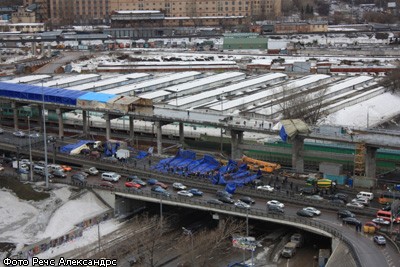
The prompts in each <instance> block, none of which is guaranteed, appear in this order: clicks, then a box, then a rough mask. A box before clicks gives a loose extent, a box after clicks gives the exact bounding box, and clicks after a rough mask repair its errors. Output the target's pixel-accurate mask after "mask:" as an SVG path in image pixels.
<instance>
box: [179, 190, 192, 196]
mask: <svg viewBox="0 0 400 267" xmlns="http://www.w3.org/2000/svg"><path fill="white" fill-rule="evenodd" d="M178 195H180V196H184V197H193V194H192V193H190V192H189V191H187V190H181V191H178Z"/></svg>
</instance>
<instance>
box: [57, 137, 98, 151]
mask: <svg viewBox="0 0 400 267" xmlns="http://www.w3.org/2000/svg"><path fill="white" fill-rule="evenodd" d="M90 143H94V142H93V141H91V140H79V141H78V142H76V143H74V144H68V145H65V146H62V147H61V148H60V152H61V153H65V154H70V153H71V151H72V150H74V149H76V148H78V147H80V146H83V145H87V144H90Z"/></svg>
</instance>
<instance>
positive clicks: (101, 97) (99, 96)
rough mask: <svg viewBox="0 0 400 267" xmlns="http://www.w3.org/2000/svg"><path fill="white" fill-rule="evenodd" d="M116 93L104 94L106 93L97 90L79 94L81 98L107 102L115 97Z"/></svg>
mask: <svg viewBox="0 0 400 267" xmlns="http://www.w3.org/2000/svg"><path fill="white" fill-rule="evenodd" d="M115 97H116V95H112V94H104V93H95V92H85V93H84V94H83V95H81V96H79V97H78V99H79V100H86V101H97V102H101V103H107V102H108V101H110V100H111V99H113V98H115Z"/></svg>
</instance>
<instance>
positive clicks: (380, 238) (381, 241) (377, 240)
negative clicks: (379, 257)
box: [374, 235, 386, 245]
mask: <svg viewBox="0 0 400 267" xmlns="http://www.w3.org/2000/svg"><path fill="white" fill-rule="evenodd" d="M374 242H375V243H376V244H378V245H386V238H385V237H383V236H382V235H376V236H374Z"/></svg>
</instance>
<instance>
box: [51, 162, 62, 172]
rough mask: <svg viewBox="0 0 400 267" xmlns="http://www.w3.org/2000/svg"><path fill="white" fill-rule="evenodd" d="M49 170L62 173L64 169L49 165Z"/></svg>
mask: <svg viewBox="0 0 400 267" xmlns="http://www.w3.org/2000/svg"><path fill="white" fill-rule="evenodd" d="M49 170H51V171H62V172H63V171H64V169H63V168H62V167H61V166H60V165H58V164H50V165H49Z"/></svg>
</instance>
